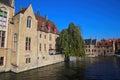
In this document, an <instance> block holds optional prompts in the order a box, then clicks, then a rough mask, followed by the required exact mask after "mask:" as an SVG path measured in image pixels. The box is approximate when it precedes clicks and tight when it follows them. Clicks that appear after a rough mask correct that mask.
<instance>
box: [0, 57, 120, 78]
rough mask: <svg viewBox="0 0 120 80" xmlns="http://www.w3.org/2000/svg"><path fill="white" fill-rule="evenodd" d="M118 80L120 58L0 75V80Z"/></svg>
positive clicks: (65, 64)
mask: <svg viewBox="0 0 120 80" xmlns="http://www.w3.org/2000/svg"><path fill="white" fill-rule="evenodd" d="M50 79H51V80H120V58H116V57H98V58H82V59H81V61H78V62H76V61H71V62H69V63H64V62H62V63H58V64H55V65H50V66H46V67H42V68H38V69H35V70H30V71H27V72H23V73H19V74H15V73H11V72H9V73H0V80H50Z"/></svg>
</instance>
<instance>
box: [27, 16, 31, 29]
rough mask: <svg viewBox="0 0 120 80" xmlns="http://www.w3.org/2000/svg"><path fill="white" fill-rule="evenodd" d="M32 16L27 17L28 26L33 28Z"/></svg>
mask: <svg viewBox="0 0 120 80" xmlns="http://www.w3.org/2000/svg"><path fill="white" fill-rule="evenodd" d="M31 20H32V19H31V17H30V16H29V17H28V18H27V28H31Z"/></svg>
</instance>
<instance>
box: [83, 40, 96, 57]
mask: <svg viewBox="0 0 120 80" xmlns="http://www.w3.org/2000/svg"><path fill="white" fill-rule="evenodd" d="M84 42H85V53H86V56H87V57H95V56H97V55H98V53H97V47H96V46H97V39H85V40H84Z"/></svg>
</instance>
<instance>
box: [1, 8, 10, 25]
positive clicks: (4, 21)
mask: <svg viewBox="0 0 120 80" xmlns="http://www.w3.org/2000/svg"><path fill="white" fill-rule="evenodd" d="M7 14H8V11H7V9H6V8H5V7H0V26H2V27H6V26H7Z"/></svg>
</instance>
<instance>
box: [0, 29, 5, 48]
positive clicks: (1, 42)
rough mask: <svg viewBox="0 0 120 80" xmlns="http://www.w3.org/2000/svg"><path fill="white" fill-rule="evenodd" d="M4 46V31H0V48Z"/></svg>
mask: <svg viewBox="0 0 120 80" xmlns="http://www.w3.org/2000/svg"><path fill="white" fill-rule="evenodd" d="M4 46H5V31H0V48H1V47H2V48H3V47H4Z"/></svg>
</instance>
